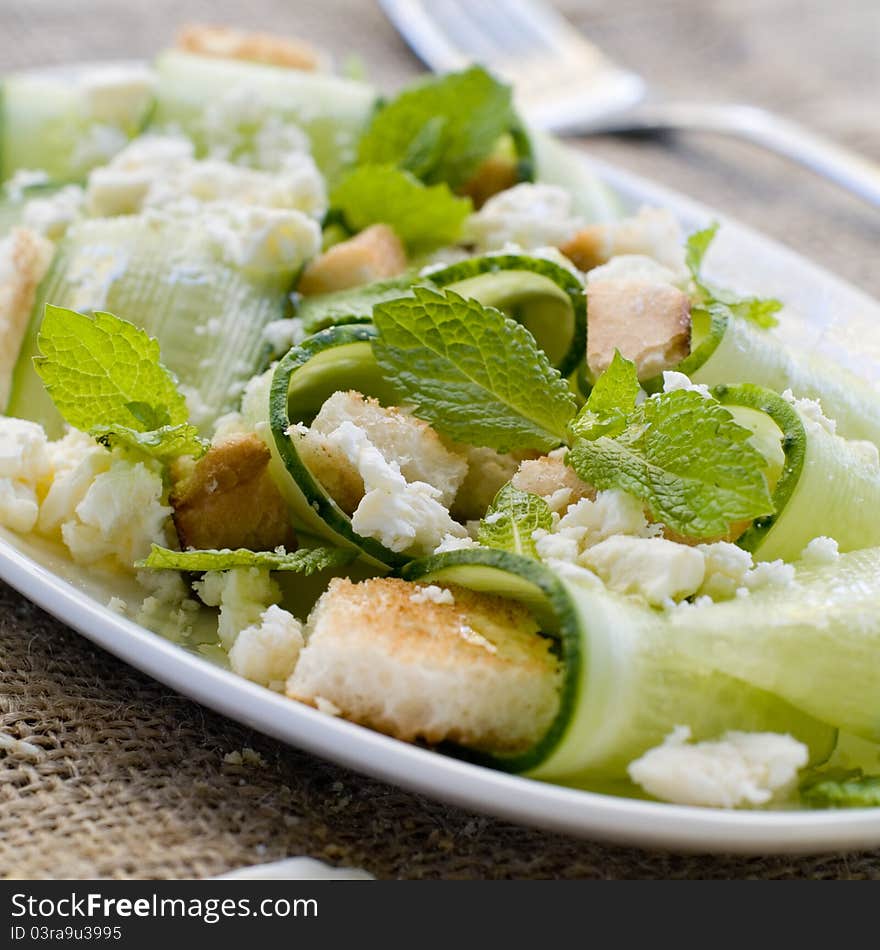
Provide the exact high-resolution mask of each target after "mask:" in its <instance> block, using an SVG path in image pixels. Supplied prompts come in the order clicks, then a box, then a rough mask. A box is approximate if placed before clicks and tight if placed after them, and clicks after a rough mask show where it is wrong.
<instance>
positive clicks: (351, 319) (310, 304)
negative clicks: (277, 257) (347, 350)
mask: <svg viewBox="0 0 880 950" xmlns="http://www.w3.org/2000/svg"><path fill="white" fill-rule="evenodd" d="M418 280H419V278H418V277H417V276H416V275H415V274H414V273H413V272H410V273H408V274H403V275H401V276H400V277H389V278H387V279H386V280H377V281H374V282H373V283H372V284H365V285H362V286H360V287H350V288H348V289H347V290H335V291H333V292H332V293H329V294H316V295H314V296H309V297H303V298H302V299H301V300H299V301H298V302H297V304H296V313H295V316H296V317H298V318H299V319H300V320H302V326H303V330H304V331H305V332H306V333H307V334H312V333H317V332H318V331H319V330H326V329H327V327H335V326H338V325H340V324H344V323H370V322H371V321H372V319H373V307H374V306H375V305H376V304H377V303H382V302H383V301H385V300H395V299H396V298H397V297H404V296H406V295H407V294H408V293H409V290H410V287H412V285H413V284H414V283H416V282H417V281H418Z"/></svg>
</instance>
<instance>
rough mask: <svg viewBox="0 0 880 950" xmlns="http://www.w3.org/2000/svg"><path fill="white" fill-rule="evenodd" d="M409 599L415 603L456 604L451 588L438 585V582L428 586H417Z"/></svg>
mask: <svg viewBox="0 0 880 950" xmlns="http://www.w3.org/2000/svg"><path fill="white" fill-rule="evenodd" d="M409 599H410V600H411V601H412V602H413V603H414V604H427V603H431V604H454V603H455V597H454V596H453V594H452V591H451V590H447V589H446V588H445V587H438V586H437V585H436V584H429V585H428V586H427V587H417V588H416V589H415V590H414V591H413V592H412V593H411V594H410V595H409Z"/></svg>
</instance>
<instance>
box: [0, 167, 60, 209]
mask: <svg viewBox="0 0 880 950" xmlns="http://www.w3.org/2000/svg"><path fill="white" fill-rule="evenodd" d="M48 184H49V175H48V173H47V172H45V171H43V169H41V168H19V169H18V171H17V172H16V173H15V174H14V175H13V176H12V178H10V179H8V180H7V181H6V182H5V183H4V185H3V190H4V192H5V195H6V198H7V200H9V201H12V202H19V201H22V200H23V199H24V197H25V192H26V191H27V190H28V188H34V187H36V186H37V185H48Z"/></svg>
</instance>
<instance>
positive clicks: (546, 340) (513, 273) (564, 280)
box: [296, 254, 587, 376]
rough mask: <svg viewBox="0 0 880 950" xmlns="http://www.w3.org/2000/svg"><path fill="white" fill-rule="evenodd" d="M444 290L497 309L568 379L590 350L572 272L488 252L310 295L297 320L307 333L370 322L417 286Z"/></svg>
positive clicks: (524, 257) (532, 259) (519, 256)
mask: <svg viewBox="0 0 880 950" xmlns="http://www.w3.org/2000/svg"><path fill="white" fill-rule="evenodd" d="M431 284H433V285H434V286H435V287H442V288H445V289H448V290H453V291H455V293H457V294H460V295H461V296H462V297H470V298H473V299H474V300H478V301H479V302H480V303H481V304H483V305H484V306H487V307H497V308H498V309H499V310H503V311H504V312H505V313H506V314H507V315H508V316H509V317H512V318H513V319H514V320H517V321H518V322H519V323H521V324H523V326H524V327H525V328H526V329H527V330H529V332H530V333H531V334H532V336H534V337H535V340H536V341H537V343H538V345H539V346H540V347H541V349H543V350H544V352H545V353H546V354H547V356H548V357H549V358H550V362H551V363H552V364H553V365H554V366H555V367H556V368H557V369H558V370H559V372H560V373H562V375H563V376H568V375H569V374H570V373H572V372H573V370H574V369H575V368H576V367H577V365H578V364H579V363H580V362H581V360H582V359H583V356H584V353H585V351H586V346H587V302H586V301H587V298H586V294H585V293H584V288H583V285H582V284H581V282H580V281H579V280H578V278H577V277H576V276H575V275H574V274H573V273H572V272H571V271H570V270H568V268H566V267H563V266H562V265H561V264H557V263H555V262H554V261H549V260H546V259H545V258H542V257H529V256H528V255H525V254H489V255H486V256H485V257H472V258H468V259H467V260H463V261H459V262H458V263H455V264H450V265H449V266H448V267H443V268H440V269H438V270H432V271H430V272H428V273H427V274H423V275H422V276H419V275H417V274H415V273H410V274H407V275H402V276H401V277H392V278H390V279H388V280H381V281H376V282H375V283H372V284H367V285H366V286H364V287H355V288H352V289H351V290H342V291H339V292H337V293H332V294H321V295H319V296H316V297H306V298H304V299H303V300H302V301H300V302H299V303H298V304H297V311H296V316H298V317H299V318H300V319H301V320H302V321H303V325H304V329H305V330H306V332H307V333H311V332H314V331H315V330H320V329H325V328H326V327H329V326H335V325H340V324H344V323H368V322H369V321H370V320H371V319H372V312H373V307H374V305H375V304H377V303H381V302H383V301H385V300H393V299H394V298H395V297H404V296H409V295H410V294H411V292H412V288H413V287H414V286H430V285H431Z"/></svg>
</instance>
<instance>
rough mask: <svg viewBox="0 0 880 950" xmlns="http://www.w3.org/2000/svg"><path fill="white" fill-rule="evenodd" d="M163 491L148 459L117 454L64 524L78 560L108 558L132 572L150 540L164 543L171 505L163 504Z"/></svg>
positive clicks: (64, 534) (63, 531)
mask: <svg viewBox="0 0 880 950" xmlns="http://www.w3.org/2000/svg"><path fill="white" fill-rule="evenodd" d="M164 494H165V487H164V485H163V483H162V476H161V474H160V473H159V472H157V471H155V470H153V469H151V468H148V467H147V466H146V465H145V464H144V463H143V462H134V463H133V462H130V461H129V460H127V459H124V458H114V460H113V461H112V463H111V465H110V468H109V469H108V470H107V471H104V472H101V474H99V475H98V476H97V478H95V480H94V481H93V482H92V483H91V484H90V485H89V486H88V489H87V490H86V493H85V495H84V496H83V498H82V500H81V501H80V502H79V503H78V504H77V505H76V508H75V509H74V511H73V513H72V514H70V515H69V516H68V517H67V518H66V519H65V520H64V521H62V523H61V537H62V539H63V540H64V543H65V544H66V545H67V547H68V549H69V550H70V553H71V555H72V557H73V559H74V561H76V562H77V563H78V564H93V563H95V562H96V561H99V560H102V559H103V558H107V557H109V558H113V559H114V560H115V561H116V562H118V564H119V565H121V566H122V567H123V568H125V569H126V570H131V569H132V566H133V565H134V562H135V561H137V560H139V559H140V558H143V557H146V555H147V554H149V552H150V545H151V544H164V543H165V540H166V538H165V525H166V523H167V521H168V517H169V515H170V514H171V508H170V507H168V506H167V505H164V504H163V503H162V499H163V497H164Z"/></svg>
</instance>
